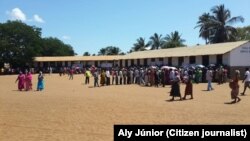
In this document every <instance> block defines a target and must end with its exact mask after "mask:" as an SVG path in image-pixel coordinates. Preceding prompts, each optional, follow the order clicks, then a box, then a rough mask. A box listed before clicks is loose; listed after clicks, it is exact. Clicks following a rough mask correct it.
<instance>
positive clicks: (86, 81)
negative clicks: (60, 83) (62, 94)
mask: <svg viewBox="0 0 250 141" xmlns="http://www.w3.org/2000/svg"><path fill="white" fill-rule="evenodd" d="M90 77H91V72H90V71H89V69H87V71H86V72H85V78H86V79H85V84H89V78H90Z"/></svg>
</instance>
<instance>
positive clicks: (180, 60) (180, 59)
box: [178, 57, 184, 66]
mask: <svg viewBox="0 0 250 141" xmlns="http://www.w3.org/2000/svg"><path fill="white" fill-rule="evenodd" d="M183 62H184V57H179V58H178V66H182V63H183Z"/></svg>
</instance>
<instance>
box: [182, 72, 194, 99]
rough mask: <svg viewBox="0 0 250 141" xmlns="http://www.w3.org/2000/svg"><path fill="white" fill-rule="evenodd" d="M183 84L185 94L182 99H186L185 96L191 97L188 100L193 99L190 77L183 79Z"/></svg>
mask: <svg viewBox="0 0 250 141" xmlns="http://www.w3.org/2000/svg"><path fill="white" fill-rule="evenodd" d="M185 83H186V88H185V94H184V97H183V99H184V100H185V99H186V96H187V95H191V98H190V99H193V84H192V77H191V76H189V77H187V78H186V79H185Z"/></svg>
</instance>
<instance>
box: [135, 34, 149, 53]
mask: <svg viewBox="0 0 250 141" xmlns="http://www.w3.org/2000/svg"><path fill="white" fill-rule="evenodd" d="M148 46H149V43H145V39H144V38H142V37H140V38H138V39H137V40H136V43H135V44H134V47H132V50H133V51H144V50H146V47H148Z"/></svg>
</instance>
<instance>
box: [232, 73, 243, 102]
mask: <svg viewBox="0 0 250 141" xmlns="http://www.w3.org/2000/svg"><path fill="white" fill-rule="evenodd" d="M239 76H240V71H239V70H236V71H235V74H234V78H233V80H231V81H230V82H229V87H230V88H231V89H232V91H231V98H232V99H233V101H232V103H236V102H240V100H241V99H240V98H239V96H238V95H239V88H240V86H239V84H238V82H239Z"/></svg>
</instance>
